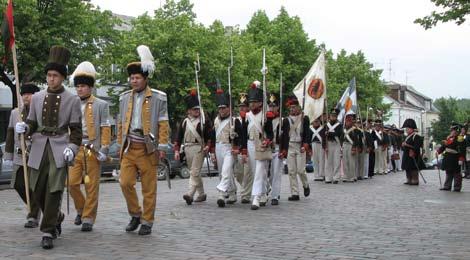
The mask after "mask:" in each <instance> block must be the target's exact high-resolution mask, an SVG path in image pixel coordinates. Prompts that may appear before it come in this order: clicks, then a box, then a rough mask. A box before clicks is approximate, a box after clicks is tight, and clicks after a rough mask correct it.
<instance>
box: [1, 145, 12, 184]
mask: <svg viewBox="0 0 470 260" xmlns="http://www.w3.org/2000/svg"><path fill="white" fill-rule="evenodd" d="M4 153H5V143H1V144H0V184H9V183H10V182H11V175H12V174H13V167H12V166H10V165H6V164H4V163H3V154H4Z"/></svg>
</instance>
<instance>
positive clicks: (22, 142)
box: [12, 34, 31, 213]
mask: <svg viewBox="0 0 470 260" xmlns="http://www.w3.org/2000/svg"><path fill="white" fill-rule="evenodd" d="M13 35H14V34H13ZM12 53H13V70H14V72H15V84H16V99H17V100H18V102H17V103H18V122H23V119H22V118H21V111H22V110H23V106H24V104H23V99H21V95H20V80H19V75H18V61H17V58H16V44H15V43H13V47H12ZM20 145H21V157H22V159H23V175H24V186H25V192H26V205H27V207H28V212H29V213H31V202H30V198H29V179H28V166H27V163H26V145H25V138H24V134H20Z"/></svg>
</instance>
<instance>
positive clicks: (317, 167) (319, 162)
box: [312, 142, 326, 180]
mask: <svg viewBox="0 0 470 260" xmlns="http://www.w3.org/2000/svg"><path fill="white" fill-rule="evenodd" d="M325 159H326V158H325V150H323V147H322V145H321V143H315V142H314V143H312V161H313V176H314V178H315V180H319V179H322V178H323V177H325Z"/></svg>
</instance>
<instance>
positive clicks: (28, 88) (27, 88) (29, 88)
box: [20, 82, 40, 95]
mask: <svg viewBox="0 0 470 260" xmlns="http://www.w3.org/2000/svg"><path fill="white" fill-rule="evenodd" d="M39 90H40V89H39V87H38V86H36V84H34V83H31V82H28V83H24V84H23V85H22V86H21V88H20V94H21V95H23V94H26V93H30V94H34V93H36V92H39Z"/></svg>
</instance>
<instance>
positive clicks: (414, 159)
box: [413, 157, 441, 184]
mask: <svg viewBox="0 0 470 260" xmlns="http://www.w3.org/2000/svg"><path fill="white" fill-rule="evenodd" d="M413 162H414V163H415V167H416V169H417V170H418V173H419V175H420V176H421V178H422V179H423V181H424V183H425V184H426V183H427V182H426V179H425V178H424V176H423V174H422V173H421V171H420V170H419V167H418V163H417V162H416V158H414V157H413ZM439 177H441V176H440V175H439Z"/></svg>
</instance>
